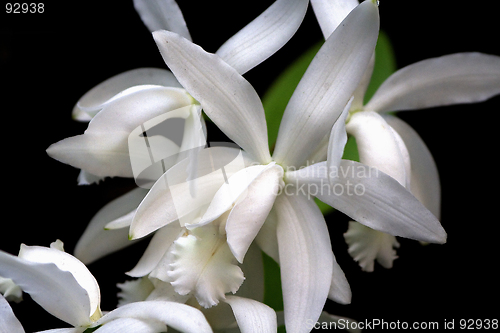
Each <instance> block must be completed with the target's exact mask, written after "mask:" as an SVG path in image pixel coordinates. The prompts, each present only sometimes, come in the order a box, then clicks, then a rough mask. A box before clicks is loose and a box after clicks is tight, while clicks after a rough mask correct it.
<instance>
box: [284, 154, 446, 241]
mask: <svg viewBox="0 0 500 333" xmlns="http://www.w3.org/2000/svg"><path fill="white" fill-rule="evenodd" d="M327 170H328V169H327V167H326V163H325V162H321V163H316V164H314V165H312V166H309V167H307V168H304V169H301V170H298V171H294V172H287V173H286V178H287V181H288V182H293V183H295V184H299V185H300V184H306V185H307V184H311V185H309V186H312V187H313V188H314V189H315V190H316V191H315V193H314V195H315V196H316V197H317V198H318V199H320V200H321V201H323V202H325V203H326V204H328V205H330V206H332V207H333V208H335V209H338V210H340V211H341V212H343V213H344V214H346V215H348V216H349V217H351V218H352V219H353V220H355V221H358V222H360V223H361V224H364V225H365V226H367V227H370V228H372V229H375V230H379V231H382V232H386V233H388V234H391V235H393V236H401V237H406V238H410V239H415V240H420V241H425V242H430V243H438V244H442V243H445V242H446V232H445V231H444V229H443V227H442V226H441V224H440V223H439V221H438V220H437V218H436V217H435V216H434V215H433V214H432V213H431V212H430V211H429V210H428V209H427V208H426V207H425V206H424V205H422V204H421V203H420V201H418V199H417V198H415V197H414V196H413V195H412V194H411V193H410V192H409V191H408V190H407V189H406V188H405V187H403V186H402V185H401V184H400V183H399V182H398V181H397V180H395V179H394V178H392V177H390V176H389V175H387V174H385V173H383V172H381V171H380V170H378V169H375V168H370V167H368V166H366V165H364V164H361V163H358V162H354V161H349V160H342V162H341V164H340V168H339V170H338V174H337V177H332V175H330V180H332V179H333V183H332V184H330V183H329V182H328V176H329V175H327ZM334 178H336V179H334ZM306 187H307V186H306ZM356 190H357V192H356Z"/></svg>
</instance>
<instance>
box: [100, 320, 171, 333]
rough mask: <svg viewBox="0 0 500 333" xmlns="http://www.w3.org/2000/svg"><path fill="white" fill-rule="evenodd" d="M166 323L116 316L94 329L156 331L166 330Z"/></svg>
mask: <svg viewBox="0 0 500 333" xmlns="http://www.w3.org/2000/svg"><path fill="white" fill-rule="evenodd" d="M165 326H166V325H165V324H164V323H162V322H159V321H156V320H147V321H146V320H141V319H136V318H117V319H115V320H112V321H110V322H108V323H106V325H103V326H101V327H99V328H98V329H96V330H95V331H93V332H95V333H116V332H120V333H137V332H140V333H158V332H164V331H165V330H166V327H165Z"/></svg>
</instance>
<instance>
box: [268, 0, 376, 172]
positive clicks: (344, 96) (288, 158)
mask: <svg viewBox="0 0 500 333" xmlns="http://www.w3.org/2000/svg"><path fill="white" fill-rule="evenodd" d="M378 30H379V15H378V8H377V6H376V5H375V4H373V3H372V2H371V1H365V2H363V3H362V4H361V5H359V6H358V7H356V8H355V9H354V10H353V11H352V12H351V13H350V14H349V15H348V16H347V17H346V18H345V20H344V21H343V22H342V24H341V25H340V26H339V28H338V29H336V30H335V31H334V33H333V34H332V35H331V36H330V37H329V38H328V39H327V40H326V42H325V44H323V46H322V47H321V49H320V50H319V51H318V53H317V54H316V56H315V57H314V59H313V61H312V62H311V64H310V65H309V67H308V68H307V71H306V72H305V74H304V76H303V77H302V79H301V80H300V82H299V84H298V86H297V88H296V89H295V91H294V93H293V95H292V97H291V98H290V101H289V102H288V105H287V107H286V109H285V113H284V115H283V120H282V122H281V124H280V129H279V132H278V139H277V142H276V148H275V151H274V154H273V159H274V160H275V161H276V162H277V163H279V164H280V165H283V166H295V167H299V166H302V165H304V164H305V161H306V159H307V157H308V156H309V154H310V153H311V152H312V151H314V148H316V145H317V144H318V143H319V142H321V140H322V139H323V138H324V137H325V136H326V135H328V133H329V132H330V130H331V128H332V126H333V124H334V122H335V121H336V120H337V118H339V116H340V114H341V112H342V110H343V109H344V107H345V105H346V104H347V102H348V101H349V99H350V98H351V96H352V95H353V93H354V91H355V89H356V88H357V86H358V84H359V82H360V80H361V78H362V77H363V74H364V72H365V69H366V68H367V66H368V63H369V61H370V59H371V57H372V55H373V51H374V49H375V44H376V42H377V36H378Z"/></svg>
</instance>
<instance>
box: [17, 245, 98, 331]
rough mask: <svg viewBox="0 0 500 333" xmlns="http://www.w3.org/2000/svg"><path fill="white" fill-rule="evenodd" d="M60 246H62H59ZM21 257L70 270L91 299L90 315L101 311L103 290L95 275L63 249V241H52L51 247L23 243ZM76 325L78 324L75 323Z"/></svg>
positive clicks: (62, 269)
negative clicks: (100, 288)
mask: <svg viewBox="0 0 500 333" xmlns="http://www.w3.org/2000/svg"><path fill="white" fill-rule="evenodd" d="M58 246H60V248H57V247H58ZM19 258H21V259H24V260H28V261H30V262H34V263H40V264H50V263H53V264H55V265H56V266H57V268H59V269H60V270H61V271H66V272H70V273H71V274H72V275H73V277H74V278H75V280H76V282H78V284H79V285H80V286H81V287H82V288H83V289H84V290H85V291H86V293H87V297H88V299H89V301H90V313H89V315H88V316H89V317H92V315H93V314H94V313H96V312H97V311H100V309H99V305H100V302H101V292H100V290H99V285H98V284H97V281H96V279H95V278H94V276H93V275H92V274H91V273H90V272H89V270H88V269H87V267H86V266H85V264H83V263H82V262H81V261H80V260H78V259H77V258H75V257H73V256H72V255H70V254H68V253H66V252H64V251H62V242H60V241H59V243H58V242H55V243H52V244H51V247H50V248H48V247H43V246H26V245H24V244H22V245H21V250H20V251H19ZM75 326H76V325H75Z"/></svg>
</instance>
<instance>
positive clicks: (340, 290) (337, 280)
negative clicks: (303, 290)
mask: <svg viewBox="0 0 500 333" xmlns="http://www.w3.org/2000/svg"><path fill="white" fill-rule="evenodd" d="M328 298H329V299H331V300H332V301H334V302H337V303H339V304H350V303H351V298H352V292H351V286H350V285H349V282H348V281H347V278H346V276H345V274H344V271H343V270H342V268H341V267H340V265H339V264H338V263H337V259H335V256H333V270H332V284H331V285H330V291H329V292H328Z"/></svg>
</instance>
